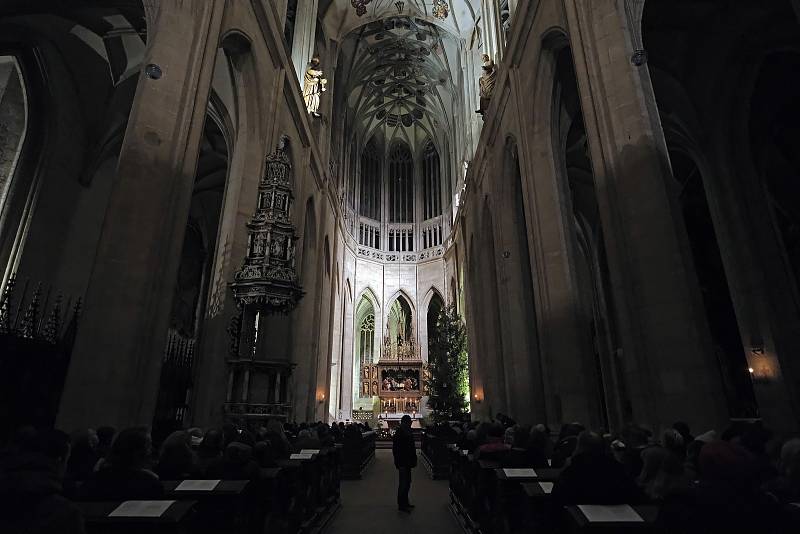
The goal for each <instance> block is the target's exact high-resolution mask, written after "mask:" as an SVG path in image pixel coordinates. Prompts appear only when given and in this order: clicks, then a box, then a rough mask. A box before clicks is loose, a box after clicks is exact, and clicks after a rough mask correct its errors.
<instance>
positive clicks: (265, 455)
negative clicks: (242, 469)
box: [253, 441, 273, 467]
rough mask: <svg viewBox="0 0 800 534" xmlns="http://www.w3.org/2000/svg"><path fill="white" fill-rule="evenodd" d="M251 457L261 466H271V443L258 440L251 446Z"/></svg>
mask: <svg viewBox="0 0 800 534" xmlns="http://www.w3.org/2000/svg"><path fill="white" fill-rule="evenodd" d="M253 459H254V460H255V461H256V462H257V463H258V465H260V466H261V467H271V466H272V465H273V454H272V445H271V444H270V442H269V441H259V442H258V443H256V444H255V446H254V447H253Z"/></svg>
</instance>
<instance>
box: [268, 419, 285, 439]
mask: <svg viewBox="0 0 800 534" xmlns="http://www.w3.org/2000/svg"><path fill="white" fill-rule="evenodd" d="M267 432H271V433H275V434H280V435H283V425H282V424H281V422H280V421H278V420H277V419H270V420H269V421H267Z"/></svg>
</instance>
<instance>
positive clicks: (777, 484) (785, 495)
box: [764, 438, 800, 505]
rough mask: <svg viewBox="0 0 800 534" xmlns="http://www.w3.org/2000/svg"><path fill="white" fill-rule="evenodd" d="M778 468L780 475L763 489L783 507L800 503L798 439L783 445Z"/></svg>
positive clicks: (799, 441)
mask: <svg viewBox="0 0 800 534" xmlns="http://www.w3.org/2000/svg"><path fill="white" fill-rule="evenodd" d="M779 468H780V475H779V476H778V477H777V478H775V479H774V480H772V481H770V482H767V484H766V485H765V487H764V489H765V490H766V491H767V492H768V493H769V494H770V495H772V496H774V498H775V499H776V500H777V501H778V502H779V503H781V504H783V505H786V504H789V503H794V502H800V438H795V439H790V440H789V441H787V442H786V443H784V444H783V447H781V459H780V464H779Z"/></svg>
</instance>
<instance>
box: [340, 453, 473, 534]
mask: <svg viewBox="0 0 800 534" xmlns="http://www.w3.org/2000/svg"><path fill="white" fill-rule="evenodd" d="M411 476H412V483H411V498H410V500H411V502H412V503H413V504H414V505H416V508H414V511H413V512H411V513H410V514H407V513H404V512H400V511H399V510H398V509H397V502H396V501H397V470H396V469H395V468H394V464H393V463H392V451H391V450H377V451H375V461H373V462H372V464H371V465H370V466H369V467H367V469H366V470H365V471H364V475H363V478H362V479H361V480H343V481H342V507H341V508H340V509H339V512H338V513H337V514H336V517H334V518H333V521H332V522H331V523H330V524H329V525H328V528H327V529H326V530H325V534H367V533H369V532H380V533H381V534H393V533H395V532H396V533H398V534H415V533H417V534H419V533H422V532H434V533H436V534H459V533H461V529H460V528H459V526H458V523H457V522H456V520H455V519H454V518H453V516H452V514H451V513H450V510H448V508H447V503H448V488H447V481H446V480H431V479H430V477H429V476H428V473H427V472H426V471H425V468H424V467H423V466H422V465H421V464H420V465H419V466H418V467H417V468H416V469H414V471H413V473H412V475H411Z"/></svg>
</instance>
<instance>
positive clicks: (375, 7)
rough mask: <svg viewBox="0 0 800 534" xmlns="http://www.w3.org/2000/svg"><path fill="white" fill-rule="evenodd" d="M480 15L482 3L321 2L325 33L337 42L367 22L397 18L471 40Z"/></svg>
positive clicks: (434, 0) (422, 0) (454, 0)
mask: <svg viewBox="0 0 800 534" xmlns="http://www.w3.org/2000/svg"><path fill="white" fill-rule="evenodd" d="M480 12H481V0H401V1H398V0H320V17H321V18H322V20H323V21H324V24H325V29H326V34H327V35H328V36H330V37H332V38H334V39H337V40H338V39H340V38H342V37H344V36H345V35H347V34H349V33H350V32H352V31H353V30H354V29H356V28H358V27H359V26H362V25H364V24H366V23H368V22H374V21H376V20H381V19H384V18H386V17H392V16H398V15H401V16H411V17H416V18H420V19H423V20H427V21H428V22H431V23H434V24H436V25H438V26H440V27H441V28H442V29H444V30H447V31H448V32H449V33H451V34H453V35H457V36H461V37H465V38H468V37H469V36H470V35H471V34H472V32H473V29H474V28H475V23H476V21H477V20H478V19H479V18H480Z"/></svg>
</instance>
